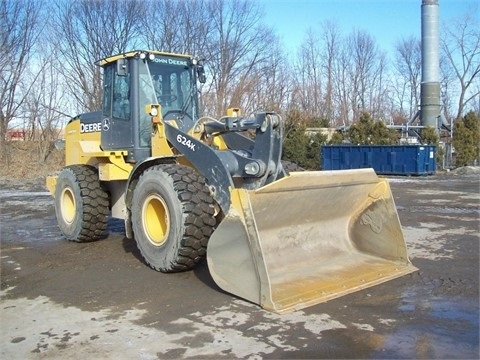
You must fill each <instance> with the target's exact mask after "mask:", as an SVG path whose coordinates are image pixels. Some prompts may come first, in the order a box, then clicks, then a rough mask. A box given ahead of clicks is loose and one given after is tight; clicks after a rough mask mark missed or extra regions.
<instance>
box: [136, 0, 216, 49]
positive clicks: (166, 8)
mask: <svg viewBox="0 0 480 360" xmlns="http://www.w3.org/2000/svg"><path fill="white" fill-rule="evenodd" d="M146 6H147V8H151V9H155V14H159V15H160V16H158V17H155V19H154V21H152V18H151V17H148V16H145V17H143V18H142V20H143V26H142V31H141V34H140V38H141V39H142V42H143V43H145V44H146V45H147V47H148V48H149V49H154V50H160V51H166V52H173V53H180V54H191V55H195V56H199V57H201V56H202V55H203V54H204V53H205V51H206V48H207V44H208V34H209V32H210V29H211V27H212V25H211V22H210V21H208V19H209V17H208V9H207V1H206V0H190V1H189V0H177V1H175V0H149V1H148V2H147V3H146Z"/></svg>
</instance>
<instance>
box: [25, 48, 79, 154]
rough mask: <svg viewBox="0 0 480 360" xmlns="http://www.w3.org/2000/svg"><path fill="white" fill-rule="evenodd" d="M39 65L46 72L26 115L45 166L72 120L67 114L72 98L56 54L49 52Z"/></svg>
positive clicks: (28, 101)
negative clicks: (54, 146)
mask: <svg viewBox="0 0 480 360" xmlns="http://www.w3.org/2000/svg"><path fill="white" fill-rule="evenodd" d="M38 61H39V62H40V63H41V64H43V65H42V71H41V72H40V73H39V74H40V76H39V77H38V79H37V81H35V83H34V86H33V87H32V89H31V91H30V92H29V95H28V97H27V99H26V100H25V114H26V115H27V121H28V123H27V124H28V134H29V135H30V138H31V140H35V145H36V147H37V150H38V151H37V154H38V156H39V158H38V160H39V161H40V162H44V161H45V160H46V159H47V157H48V155H49V154H50V152H51V150H52V149H53V142H54V141H55V140H57V139H58V137H59V135H60V133H61V130H62V127H63V125H64V120H65V119H67V118H69V116H68V114H65V113H64V111H68V110H69V107H68V100H69V96H67V92H66V91H65V90H66V89H65V88H64V85H65V84H64V83H63V82H62V80H61V77H59V74H58V68H59V65H58V61H59V58H58V56H56V54H55V52H54V51H46V52H45V55H40V56H39V58H38Z"/></svg>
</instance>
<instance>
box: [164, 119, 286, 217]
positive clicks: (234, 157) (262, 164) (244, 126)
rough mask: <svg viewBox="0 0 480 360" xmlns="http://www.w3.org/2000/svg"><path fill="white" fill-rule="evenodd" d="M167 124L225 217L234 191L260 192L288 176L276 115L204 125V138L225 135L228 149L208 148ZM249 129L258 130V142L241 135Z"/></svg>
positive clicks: (168, 133)
mask: <svg viewBox="0 0 480 360" xmlns="http://www.w3.org/2000/svg"><path fill="white" fill-rule="evenodd" d="M163 123H164V125H165V136H166V139H167V140H168V142H169V143H170V144H171V145H172V146H173V147H174V148H175V149H176V150H177V151H178V152H179V153H181V154H182V155H184V156H185V157H186V158H187V159H188V160H189V161H190V163H192V164H193V166H194V167H195V168H196V169H197V170H198V171H199V172H200V173H201V174H202V175H203V176H204V177H205V178H206V179H207V182H208V184H209V186H210V187H211V190H212V194H213V197H214V199H215V201H217V203H218V204H219V205H220V207H221V209H222V211H223V212H224V213H225V214H226V213H228V211H229V209H230V204H231V198H230V190H231V189H233V188H244V189H250V190H252V189H258V188H260V187H262V186H265V185H267V184H269V183H272V182H274V181H275V180H277V179H278V178H280V177H282V176H284V172H283V168H282V166H281V162H280V159H281V147H282V136H283V126H282V120H281V118H280V117H279V116H278V115H276V114H273V113H259V114H257V115H256V117H255V118H254V119H244V118H225V119H224V121H216V120H213V119H212V120H211V121H209V122H207V123H205V124H203V132H204V136H206V137H212V136H222V137H223V140H224V141H225V143H226V144H227V146H228V149H227V150H219V149H216V148H215V147H212V146H209V145H206V144H205V143H204V142H202V141H200V140H198V139H197V138H195V137H193V136H190V135H189V134H187V133H185V132H183V131H182V130H181V129H178V128H177V127H175V126H174V125H173V124H172V123H171V122H169V121H168V120H164V121H163ZM246 130H255V133H256V136H255V140H250V139H248V138H247V137H245V136H243V135H240V134H239V132H242V131H246Z"/></svg>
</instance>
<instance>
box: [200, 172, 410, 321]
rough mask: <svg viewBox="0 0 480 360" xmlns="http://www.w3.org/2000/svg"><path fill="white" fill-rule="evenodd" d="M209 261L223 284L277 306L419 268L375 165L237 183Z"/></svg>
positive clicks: (320, 298) (300, 304) (297, 304)
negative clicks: (250, 186)
mask: <svg viewBox="0 0 480 360" xmlns="http://www.w3.org/2000/svg"><path fill="white" fill-rule="evenodd" d="M231 196H232V200H231V207H230V210H229V212H228V214H227V215H226V217H225V219H224V220H223V221H222V222H221V223H220V225H219V226H218V228H217V229H216V230H215V232H214V233H213V234H212V236H211V238H210V240H209V244H208V249H207V260H208V266H209V269H210V273H211V275H212V277H213V279H214V280H215V282H216V283H217V285H218V286H219V287H220V288H222V289H223V290H225V291H227V292H229V293H232V294H234V295H237V296H239V297H242V298H244V299H246V300H249V301H251V302H253V303H256V304H259V305H260V306H262V307H263V308H264V309H266V310H269V311H274V312H277V313H284V312H289V311H293V310H298V309H302V308H305V307H307V306H311V305H314V304H318V303H321V302H324V301H327V300H330V299H333V298H336V297H340V296H342V295H346V294H349V293H352V292H354V291H358V290H361V289H364V288H367V287H370V286H374V285H377V284H380V283H383V282H385V281H388V280H391V279H394V278H397V277H400V276H402V275H405V274H408V273H411V272H413V271H415V270H417V269H416V268H415V267H414V266H413V265H412V264H411V263H410V261H409V259H408V256H407V249H406V246H405V240H404V238H403V234H402V229H401V225H400V221H399V219H398V214H397V211H396V208H395V204H394V200H393V197H392V194H391V191H390V187H389V185H388V182H387V180H386V179H379V178H378V177H377V176H376V174H375V172H374V171H373V170H372V169H359V170H344V171H315V172H295V173H291V174H290V175H289V176H287V177H284V178H282V179H280V180H278V181H276V182H274V183H271V184H269V185H267V186H265V187H262V188H260V189H258V190H244V189H234V190H232V191H231Z"/></svg>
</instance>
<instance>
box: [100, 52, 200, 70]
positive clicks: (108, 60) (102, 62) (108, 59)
mask: <svg viewBox="0 0 480 360" xmlns="http://www.w3.org/2000/svg"><path fill="white" fill-rule="evenodd" d="M142 53H144V54H147V55H148V54H154V55H164V56H175V57H182V58H185V59H192V56H191V55H185V54H175V53H168V52H162V51H157V50H133V51H129V52H125V53H121V54H117V55H112V56H108V57H106V58H103V59H101V60H97V61H96V62H95V65H98V66H105V65H107V64H110V63H112V62H115V61H117V60H118V59H124V58H133V57H136V56H139V55H140V54H142Z"/></svg>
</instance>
